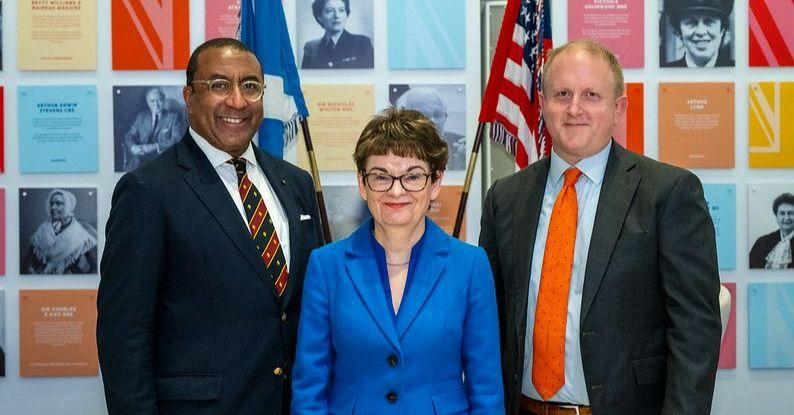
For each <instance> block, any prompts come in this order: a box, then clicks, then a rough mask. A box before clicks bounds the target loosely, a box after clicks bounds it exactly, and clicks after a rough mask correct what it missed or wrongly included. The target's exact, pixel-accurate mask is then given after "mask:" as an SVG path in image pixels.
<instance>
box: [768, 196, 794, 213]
mask: <svg viewBox="0 0 794 415" xmlns="http://www.w3.org/2000/svg"><path fill="white" fill-rule="evenodd" d="M782 204H787V205H791V206H794V195H793V194H791V193H788V192H786V193H783V194H781V195H780V196H778V197H776V198H775V201H774V202H772V213H773V214H775V215H777V209H778V208H779V207H780V205H782Z"/></svg>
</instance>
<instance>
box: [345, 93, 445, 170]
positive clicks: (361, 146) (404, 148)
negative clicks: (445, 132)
mask: <svg viewBox="0 0 794 415" xmlns="http://www.w3.org/2000/svg"><path fill="white" fill-rule="evenodd" d="M389 153H392V154H394V155H395V156H399V157H415V158H417V159H419V160H423V161H426V162H427V165H428V166H429V167H430V175H431V177H432V180H433V181H435V179H436V177H437V173H438V172H442V171H444V168H445V166H446V165H447V157H448V156H449V154H448V149H447V142H446V141H444V139H442V138H441V135H440V134H439V131H438V128H437V127H436V124H435V123H434V122H433V121H432V120H430V119H429V118H427V117H425V115H424V114H422V113H421V112H419V111H416V110H412V109H407V108H400V109H396V108H393V107H390V108H388V109H386V110H384V111H382V112H381V113H379V114H377V115H375V117H373V118H372V120H370V122H369V123H367V125H366V126H365V127H364V131H362V132H361V136H359V138H358V142H357V143H356V150H355V151H354V152H353V160H355V162H356V167H357V168H358V171H360V172H365V171H366V170H365V169H366V164H367V159H368V158H369V157H370V156H385V155H387V154H389Z"/></svg>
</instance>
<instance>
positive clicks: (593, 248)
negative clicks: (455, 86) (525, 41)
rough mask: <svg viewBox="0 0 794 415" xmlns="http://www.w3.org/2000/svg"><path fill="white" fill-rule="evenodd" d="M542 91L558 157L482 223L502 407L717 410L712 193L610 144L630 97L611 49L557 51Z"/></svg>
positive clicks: (515, 185)
mask: <svg viewBox="0 0 794 415" xmlns="http://www.w3.org/2000/svg"><path fill="white" fill-rule="evenodd" d="M543 81H544V83H543V85H542V93H541V94H540V103H541V107H542V110H543V116H544V119H545V121H546V125H547V128H548V131H549V135H550V136H551V139H552V143H553V151H552V154H551V156H550V157H548V158H544V159H542V160H540V161H538V162H536V163H533V164H532V165H530V166H529V167H527V168H526V169H524V170H522V171H520V172H518V173H516V174H513V175H511V176H509V177H506V178H504V179H501V180H498V181H497V182H495V183H494V185H493V186H492V187H491V189H490V190H489V192H488V195H487V197H486V200H485V205H484V207H483V214H482V231H481V234H480V245H481V246H483V247H484V248H485V250H486V252H487V253H488V257H489V259H490V262H491V266H492V268H493V272H494V277H495V278H496V289H497V297H498V300H499V305H500V310H499V311H500V323H501V335H502V352H503V360H502V366H503V367H502V370H503V379H504V382H505V394H506V399H505V404H506V408H507V413H508V414H509V415H517V414H547V413H548V414H551V413H554V414H567V413H570V414H573V413H578V414H591V413H592V414H597V415H601V414H604V415H622V414H626V415H629V414H632V415H633V414H640V413H641V414H670V415H672V414H676V415H682V414H703V415H706V414H708V413H709V411H710V408H711V400H712V394H713V390H714V378H715V374H716V370H717V359H718V355H719V345H720V314H719V306H718V295H719V274H718V271H717V255H716V242H715V235H714V225H713V223H712V221H711V218H710V216H709V213H708V209H707V207H706V202H705V199H704V197H703V190H702V186H701V183H700V181H699V180H698V178H697V177H696V176H695V175H694V174H692V173H690V172H688V171H686V170H683V169H680V168H676V167H673V166H669V165H666V164H662V163H659V162H657V161H654V160H651V159H649V158H646V157H643V156H639V155H636V154H634V153H631V152H629V151H627V150H625V149H623V148H622V147H621V146H620V145H619V144H617V143H616V142H615V141H614V140H613V139H612V138H611V134H612V129H613V128H614V126H615V123H616V121H617V120H618V119H619V118H620V117H621V116H622V115H623V114H624V113H625V109H626V105H627V100H626V96H625V91H624V84H623V73H622V70H621V68H620V65H619V63H618V61H617V59H616V58H615V56H614V55H613V54H612V53H611V52H609V51H608V50H607V49H606V48H604V47H603V46H601V45H599V44H597V43H595V42H592V41H575V42H571V43H568V44H566V45H564V46H562V47H560V48H558V49H555V50H554V51H552V52H551V53H550V54H549V56H548V59H547V62H546V64H545V66H544V78H543ZM563 176H564V178H563ZM566 232H567V233H566ZM565 241H568V243H564V242H565ZM561 242H563V243H561ZM555 290H556V294H555V295H553V296H549V293H555ZM555 310H556V311H555Z"/></svg>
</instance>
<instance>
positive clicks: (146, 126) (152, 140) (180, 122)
mask: <svg viewBox="0 0 794 415" xmlns="http://www.w3.org/2000/svg"><path fill="white" fill-rule="evenodd" d="M146 106H147V107H149V110H148V111H141V112H139V113H138V115H136V116H135V120H134V121H133V122H132V125H131V126H130V129H129V130H128V131H127V134H125V135H124V146H125V154H124V156H125V164H124V171H130V170H134V169H136V168H138V167H139V166H140V165H141V164H143V163H145V162H147V161H149V160H151V159H153V158H155V157H156V156H157V155H158V154H160V153H162V152H163V151H165V150H166V149H167V148H168V147H171V146H172V145H174V144H175V143H176V142H177V141H179V140H180V139H181V138H182V135H183V134H184V133H185V130H186V128H187V126H186V125H185V122H184V119H183V117H182V114H180V113H178V112H175V111H169V110H167V109H166V107H165V94H164V93H163V90H162V89H160V88H158V87H154V88H151V89H149V90H147V91H146Z"/></svg>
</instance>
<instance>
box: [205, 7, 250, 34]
mask: <svg viewBox="0 0 794 415" xmlns="http://www.w3.org/2000/svg"><path fill="white" fill-rule="evenodd" d="M241 1H242V0H210V1H207V2H205V3H204V39H205V40H209V39H215V38H218V37H230V38H237V39H239V38H240V36H239V34H238V29H239V28H240V2H241Z"/></svg>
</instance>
